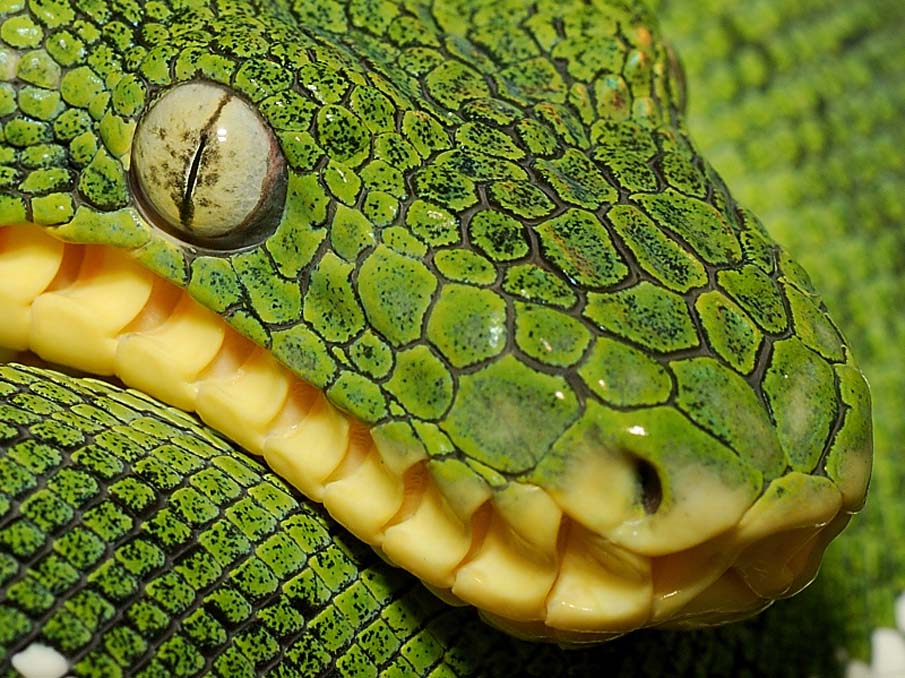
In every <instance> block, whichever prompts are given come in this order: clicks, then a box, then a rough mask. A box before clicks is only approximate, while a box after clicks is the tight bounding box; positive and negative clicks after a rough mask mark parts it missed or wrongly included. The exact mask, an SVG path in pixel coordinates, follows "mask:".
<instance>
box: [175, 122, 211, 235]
mask: <svg viewBox="0 0 905 678" xmlns="http://www.w3.org/2000/svg"><path fill="white" fill-rule="evenodd" d="M206 147H207V132H202V133H201V138H200V139H199V140H198V149H197V150H196V151H195V155H194V157H193V158H192V163H191V165H190V166H189V174H188V176H187V177H186V179H185V190H184V191H183V193H182V204H181V205H180V206H179V220H180V221H181V222H182V225H183V226H185V227H186V228H190V227H191V224H192V217H194V216H195V205H194V203H193V202H192V195H193V194H194V193H195V185H196V184H197V183H198V172H199V170H200V169H201V157H202V156H203V155H204V149H205V148H206Z"/></svg>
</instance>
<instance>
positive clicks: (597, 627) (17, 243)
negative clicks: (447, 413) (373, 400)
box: [0, 224, 850, 643]
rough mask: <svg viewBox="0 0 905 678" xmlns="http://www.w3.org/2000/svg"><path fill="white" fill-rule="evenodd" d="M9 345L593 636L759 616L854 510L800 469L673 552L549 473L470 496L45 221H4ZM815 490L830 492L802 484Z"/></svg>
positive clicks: (800, 576) (100, 249) (482, 603)
mask: <svg viewBox="0 0 905 678" xmlns="http://www.w3.org/2000/svg"><path fill="white" fill-rule="evenodd" d="M3 349H6V353H7V354H8V355H7V357H10V356H12V355H14V353H15V352H17V351H30V352H32V353H34V354H36V355H38V356H39V357H40V358H41V359H43V360H45V361H48V362H51V363H56V364H59V365H63V366H66V367H69V368H72V369H76V370H80V371H84V372H86V373H90V374H93V375H98V376H115V377H116V378H118V379H120V380H121V381H122V382H123V383H124V384H126V385H127V386H129V387H131V388H136V389H140V390H142V391H144V392H145V393H148V394H150V395H152V396H153V397H155V398H157V399H159V400H161V401H163V402H165V403H167V404H169V405H172V406H174V407H178V408H180V409H183V410H186V411H191V412H195V413H197V414H198V416H199V417H200V418H201V419H202V420H203V421H204V422H206V423H207V424H208V425H210V426H211V427H213V428H214V429H216V430H218V431H219V432H220V433H222V434H223V435H224V436H226V437H228V438H230V439H231V440H233V441H234V442H235V443H237V444H238V445H240V446H242V447H243V448H244V449H245V450H247V451H249V452H251V453H253V454H255V455H260V456H263V457H264V458H265V460H266V461H267V463H268V464H269V465H270V467H271V468H272V469H273V470H274V471H275V472H276V473H278V474H279V475H281V476H283V477H284V478H286V479H287V480H288V481H289V482H291V483H292V484H294V485H295V486H296V487H297V488H298V489H300V490H301V491H302V492H303V493H305V494H306V495H307V496H309V497H310V498H312V499H314V500H316V501H318V502H322V503H323V504H324V505H325V506H326V508H327V510H328V511H329V512H330V513H331V514H332V515H333V516H334V517H335V518H336V519H337V520H338V521H339V522H340V523H341V524H343V525H344V526H345V527H347V528H348V529H349V530H350V531H351V532H353V533H354V534H355V535H356V536H358V537H359V538H361V539H363V540H364V541H366V542H368V543H370V544H371V545H372V546H374V547H375V548H376V549H378V550H379V551H380V552H381V553H383V554H384V555H385V556H386V557H387V558H388V559H389V560H390V561H392V562H393V563H395V564H397V565H399V566H401V567H403V568H405V569H407V570H409V571H410V572H412V573H413V574H415V575H416V576H418V577H419V578H421V579H422V580H423V581H424V582H425V584H427V585H428V586H429V587H430V588H431V589H432V590H434V591H435V592H436V593H437V594H438V595H440V596H441V597H443V598H444V599H447V600H449V601H450V602H454V603H460V604H461V603H462V602H464V603H468V604H472V605H475V606H476V607H478V608H479V609H480V610H481V611H482V613H483V614H484V616H485V617H486V618H487V619H488V620H489V621H490V622H491V623H493V624H495V625H497V626H499V627H502V628H504V629H505V630H507V631H510V632H512V633H514V634H516V635H520V636H525V637H532V638H547V639H552V640H556V641H558V642H561V643H581V642H588V641H597V640H600V639H601V638H607V637H612V636H616V635H620V634H622V633H625V632H627V631H629V630H632V629H635V628H638V627H640V626H644V625H651V624H661V625H671V626H684V625H691V624H694V625H701V624H702V623H703V624H709V623H713V624H716V623H722V622H725V621H730V620H733V619H737V618H742V617H745V616H749V615H750V614H753V613H754V612H757V611H759V610H761V609H763V608H764V607H766V606H767V605H768V604H769V603H770V601H771V600H772V599H774V598H776V597H781V596H785V595H791V594H792V593H795V592H796V591H798V590H800V589H801V588H803V587H804V586H805V585H806V584H807V583H808V582H810V580H811V579H812V578H813V576H814V575H815V574H816V570H817V566H818V563H819V561H820V557H821V555H822V553H823V551H824V549H825V547H826V545H827V544H828V543H829V541H830V540H831V539H832V538H833V537H834V536H835V535H836V534H837V533H838V532H840V531H841V530H842V528H843V527H844V526H845V524H846V523H847V522H848V520H849V518H850V514H849V513H848V512H847V511H846V510H844V509H843V508H842V500H841V495H840V492H839V491H838V490H837V489H836V488H835V486H834V485H833V484H832V483H831V482H830V481H828V480H826V479H825V478H813V477H810V476H805V475H802V474H795V473H792V474H789V475H787V476H785V477H783V478H781V479H778V480H776V481H774V482H773V483H772V484H771V485H770V487H768V489H767V491H766V492H765V493H764V495H763V496H762V497H761V498H760V499H758V500H757V502H755V504H754V505H753V506H752V507H751V508H749V509H748V511H747V512H746V513H745V514H744V516H743V517H742V519H741V521H740V522H739V523H738V524H737V525H736V526H735V527H734V528H732V529H730V530H728V531H726V532H723V533H721V534H719V535H717V536H715V537H713V538H711V539H710V540H708V541H705V542H704V543H702V544H699V545H697V546H695V547H693V548H690V549H685V550H682V551H679V552H677V553H672V554H667V555H660V556H646V555H639V554H636V553H632V552H630V551H628V550H627V549H625V548H622V547H619V546H617V545H616V544H613V543H611V542H609V541H607V540H605V539H603V538H602V537H600V536H599V535H596V534H595V533H594V532H592V531H591V530H589V529H587V528H585V527H584V526H583V525H581V524H580V523H579V522H578V521H576V520H573V519H571V518H570V517H569V516H568V515H567V514H566V513H565V512H564V511H563V510H562V509H561V508H560V507H559V506H558V505H557V504H556V502H555V501H554V500H553V499H552V498H551V497H550V495H549V494H547V493H546V492H545V491H544V490H542V489H541V488H538V487H534V486H529V487H527V489H525V488H522V489H523V490H524V493H523V494H521V495H519V500H518V501H516V502H515V503H514V506H515V507H516V508H515V509H513V505H510V506H508V507H507V506H505V505H503V504H502V503H501V502H499V500H498V499H497V498H486V499H485V500H483V501H481V502H472V505H470V506H469V507H467V509H463V507H462V506H460V505H457V504H456V502H454V501H453V502H451V501H450V500H449V498H448V496H447V495H446V494H444V492H443V491H442V490H441V488H440V487H439V486H438V484H437V483H436V482H435V481H434V479H433V478H432V476H431V474H430V471H429V469H428V466H427V463H426V462H425V461H423V460H420V461H415V462H413V463H411V464H409V465H407V466H405V465H400V464H399V463H398V462H396V463H394V462H393V461H392V459H390V458H389V457H387V455H385V454H382V453H381V451H380V449H379V447H378V444H377V443H375V440H374V439H373V438H372V436H371V434H370V431H369V429H368V428H367V427H366V426H365V425H363V424H362V423H360V422H358V421H357V420H354V419H353V418H351V417H349V416H347V415H346V414H344V413H343V412H341V411H340V410H338V409H336V408H335V407H334V406H333V405H332V404H331V403H329V402H328V401H327V399H326V398H325V396H324V394H323V393H322V392H320V391H319V390H318V389H316V388H314V387H313V386H310V385H308V384H306V383H304V382H302V381H301V380H299V379H298V378H296V377H295V376H294V375H293V374H292V373H291V372H290V371H289V370H288V369H287V368H285V367H283V366H282V365H281V364H280V363H279V362H278V361H277V360H276V359H275V358H274V357H273V356H272V355H271V354H270V353H269V352H268V351H267V350H266V349H264V348H261V347H259V346H257V345H255V344H254V343H252V342H251V341H250V340H248V339H245V338H244V337H242V336H240V335H239V334H238V333H237V332H235V331H234V330H232V329H231V328H229V327H228V326H227V325H226V323H225V322H224V321H223V320H222V319H221V318H220V317H219V316H217V315H216V314H214V313H212V312H211V311H208V310H207V309H204V308H203V307H202V306H201V305H200V304H198V303H197V302H196V301H194V300H193V299H192V298H191V297H190V296H189V295H188V294H187V293H186V292H185V291H184V290H182V289H181V288H178V287H176V286H174V285H171V284H170V283H167V282H165V281H163V280H161V279H159V278H157V277H156V276H154V275H153V274H152V273H150V272H149V271H147V270H145V269H144V268H143V267H141V266H140V265H139V264H138V263H136V262H135V261H134V260H133V259H132V258H131V257H130V256H129V254H128V253H127V252H125V251H123V250H118V249H115V248H109V247H104V246H94V245H92V246H87V245H72V244H66V243H63V242H61V241H58V240H56V239H54V238H52V237H50V236H49V235H47V234H46V233H44V232H43V231H42V230H41V229H39V228H37V227H35V226H32V225H30V224H20V225H15V226H6V227H3V228H0V361H2V359H3V357H4V353H3ZM802 488H804V490H803V489H802ZM520 491H521V490H520ZM802 491H807V492H808V493H809V494H811V495H812V496H813V497H814V499H813V500H812V501H808V502H796V501H794V500H793V501H791V502H790V501H789V500H788V499H786V497H788V496H790V495H791V496H795V495H796V494H798V493H800V492H802ZM516 514H518V515H516ZM538 526H540V527H541V528H545V529H539V530H538V529H535V528H537V527H538Z"/></svg>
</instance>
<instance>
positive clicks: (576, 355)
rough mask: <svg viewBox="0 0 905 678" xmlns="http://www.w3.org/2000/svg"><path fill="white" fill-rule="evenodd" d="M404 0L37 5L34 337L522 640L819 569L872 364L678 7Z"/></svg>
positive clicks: (15, 110) (22, 141) (20, 52)
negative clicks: (788, 235) (711, 150)
mask: <svg viewBox="0 0 905 678" xmlns="http://www.w3.org/2000/svg"><path fill="white" fill-rule="evenodd" d="M202 5H203V3H202ZM380 7H381V9H374V8H373V7H372V6H371V5H368V4H365V3H350V4H349V5H348V6H341V5H340V4H339V3H335V2H321V3H296V6H295V7H294V8H293V9H292V11H289V10H288V9H286V8H283V7H282V5H274V6H271V4H270V3H267V4H261V5H260V6H258V5H257V4H255V3H249V4H248V5H247V6H241V7H237V8H235V11H234V12H232V13H229V12H221V13H217V12H215V11H214V9H213V4H212V7H211V8H206V7H201V8H200V9H192V10H190V9H185V10H180V11H171V10H169V9H165V8H163V6H162V5H160V3H148V4H147V5H146V6H144V7H142V6H136V7H134V8H133V9H131V10H129V12H131V14H130V15H129V16H125V15H124V16H119V15H115V16H114V15H112V14H108V13H105V12H104V11H101V10H98V11H97V12H96V13H94V14H91V13H88V14H85V15H84V16H83V15H81V14H80V15H79V17H78V21H77V22H75V23H73V24H72V27H71V28H68V27H64V26H63V24H64V23H66V22H65V21H61V20H60V17H57V16H56V15H53V13H48V12H49V10H48V11H43V10H37V9H34V10H33V9H27V10H22V11H20V12H19V13H18V14H15V15H14V16H10V17H7V18H6V19H4V23H3V24H2V27H0V35H2V38H3V43H2V48H0V69H2V71H3V79H4V80H5V82H3V83H2V84H0V110H2V113H3V115H4V116H5V118H4V120H5V122H4V130H5V136H4V140H3V142H2V145H0V151H2V153H3V157H4V158H5V159H6V160H5V161H6V162H7V163H8V164H7V166H6V170H5V172H6V173H5V174H4V180H5V181H6V184H5V187H4V189H3V190H4V192H3V193H2V194H0V221H2V223H4V224H6V225H7V227H6V228H4V229H2V230H0V271H2V274H0V279H2V280H3V282H2V284H0V309H2V314H3V317H4V319H5V320H4V325H3V327H2V328H0V344H3V345H4V346H6V347H7V348H10V349H14V350H30V351H33V352H35V353H37V354H38V355H40V356H41V357H42V358H44V359H45V360H48V361H51V362H55V363H60V364H65V365H69V366H71V367H74V368H77V369H81V370H85V371H89V372H92V373H96V374H115V375H116V376H117V377H118V378H120V379H122V380H123V381H124V382H126V383H127V384H129V385H130V386H133V387H136V388H141V389H142V390H145V391H146V392H148V393H150V394H152V395H154V396H155V397H158V398H160V399H162V400H165V401H166V402H168V403H171V404H174V405H177V406H179V407H182V408H184V409H187V410H191V411H196V412H198V413H199V415H200V416H201V417H202V418H203V419H205V420H206V421H207V422H209V423H210V424H212V425H213V426H214V427H216V428H218V430H220V431H221V432H222V433H223V434H224V435H227V436H229V437H230V438H232V439H233V440H235V441H236V442H238V443H240V444H241V445H243V446H244V447H245V448H246V449H247V450H249V451H250V452H252V453H255V454H261V455H263V456H264V457H265V458H266V460H267V461H268V463H269V464H270V465H271V467H272V468H273V469H274V470H275V471H277V472H278V473H280V474H281V475H283V476H284V477H286V478H287V479H288V480H289V481H291V482H292V483H293V484H295V485H296V486H297V487H299V488H300V489H301V490H302V491H304V492H305V493H306V494H307V495H308V496H310V497H312V498H313V499H316V500H318V501H322V502H324V503H325V505H326V506H327V508H328V510H329V511H330V512H331V513H332V514H333V515H334V516H335V517H336V518H337V519H338V520H339V521H340V522H341V523H343V524H344V525H346V526H347V527H348V528H349V529H350V530H351V531H352V532H354V533H355V534H356V535H357V536H358V537H360V538H362V539H363V540H365V541H367V542H369V543H370V544H372V545H373V546H374V547H375V548H377V549H379V550H380V551H381V552H382V553H383V554H384V555H385V556H386V557H387V558H388V559H389V560H391V561H393V562H394V563H397V564H399V565H400V566H402V567H405V568H406V569H408V570H410V571H411V572H413V573H414V574H415V575H417V576H418V577H420V578H421V579H422V580H423V581H424V582H425V583H426V584H428V585H429V586H430V587H431V588H433V589H434V590H435V591H436V592H437V593H438V594H439V595H441V596H442V597H444V598H447V599H451V600H454V601H464V602H466V603H469V604H473V605H475V606H477V607H478V608H480V609H481V610H482V611H483V613H484V614H485V616H486V617H487V618H488V619H489V620H491V621H492V622H493V623H494V624H496V625H498V626H500V627H503V628H505V629H507V630H509V631H511V632H513V633H516V634H518V635H523V636H528V637H543V638H552V639H555V640H558V641H561V642H586V641H591V640H597V639H600V638H607V637H611V636H614V635H619V634H621V633H624V632H626V631H628V630H631V629H634V628H638V627H642V626H646V625H667V624H677V625H697V624H708V625H709V624H715V623H720V622H722V621H727V620H731V619H735V618H739V617H742V616H745V615H748V614H751V613H753V612H755V611H757V610H760V609H762V608H763V607H765V606H766V605H768V604H769V603H770V601H771V600H773V599H774V598H777V597H782V596H786V595H790V594H791V593H794V592H795V591H796V590H798V589H800V588H801V587H803V586H804V585H805V584H806V583H808V581H810V579H811V578H812V577H813V576H814V574H815V572H816V569H817V566H818V563H819V559H820V556H821V554H822V552H823V549H824V547H825V546H826V544H827V543H828V541H829V540H830V539H831V538H832V537H833V536H834V535H835V534H836V533H837V532H839V530H841V529H842V527H843V526H844V525H845V524H846V522H847V521H848V519H849V517H850V515H851V513H852V512H854V511H855V510H857V509H858V508H859V507H860V506H861V504H862V503H863V500H864V496H865V493H866V488H867V484H868V478H869V474H870V456H871V429H870V406H869V395H868V391H867V386H866V383H865V381H864V379H863V377H862V375H861V373H860V372H859V370H858V368H857V367H856V365H855V363H854V360H853V358H852V356H851V352H850V350H849V348H848V346H847V345H846V344H845V342H844V340H843V338H842V335H841V334H840V333H839V331H838V330H837V328H836V326H835V325H834V324H833V322H832V321H831V320H830V319H829V317H828V316H827V314H826V311H825V308H824V306H823V304H822V302H821V301H820V299H819V297H818V296H817V294H816V292H815V291H814V289H813V287H812V285H811V283H810V281H809V279H808V277H807V275H806V274H805V273H804V272H803V271H802V270H801V268H800V267H798V266H797V265H796V264H795V263H794V262H793V261H792V260H791V259H790V258H789V257H788V255H787V254H786V253H785V252H784V251H783V250H782V249H781V248H780V247H779V246H778V245H777V244H776V243H774V242H773V241H771V240H770V238H769V237H768V236H767V234H766V231H765V230H764V229H763V227H762V226H761V224H760V223H759V222H758V220H757V218H756V217H755V216H754V215H753V214H751V213H750V212H748V211H746V210H745V209H743V208H741V207H740V206H739V205H737V204H736V202H735V201H734V200H733V198H732V197H731V195H730V193H729V192H728V190H727V189H726V187H725V185H724V184H723V182H722V181H721V180H720V179H719V177H718V176H717V174H716V173H715V172H714V171H713V169H712V168H711V167H710V166H709V165H708V164H707V163H706V162H705V160H704V159H703V158H701V157H700V155H699V154H698V153H697V152H696V150H695V148H694V146H693V144H692V142H691V140H690V139H689V136H688V133H687V131H686V129H685V127H684V122H683V117H682V115H683V114H682V108H683V105H684V104H683V100H684V94H683V93H682V92H683V91H684V88H683V86H682V85H681V84H680V83H679V82H678V79H677V77H676V69H675V68H673V67H672V66H671V64H672V63H674V62H673V61H672V60H671V59H670V56H669V53H668V51H667V49H666V48H665V46H664V44H663V42H662V41H661V39H660V37H659V34H658V30H657V28H656V25H655V23H654V21H653V19H652V17H650V16H649V15H648V13H647V11H646V10H644V9H643V8H642V7H641V6H636V5H635V4H634V3H595V4H593V5H591V4H587V3H582V2H577V1H576V2H565V3H552V2H551V3H546V2H538V3H534V4H529V5H525V4H524V3H516V2H504V3H494V5H493V6H490V5H488V6H484V4H483V3H477V2H475V3H470V2H463V3H448V4H446V3H440V2H437V3H433V4H424V5H423V6H421V5H412V4H411V3H405V4H399V5H396V4H392V3H385V6H384V5H380ZM60 11H63V10H60ZM123 11H125V10H123ZM70 19H73V20H74V19H75V17H74V15H73V16H72V17H70ZM35 225H37V226H40V227H41V230H38V229H36V228H34V226H35Z"/></svg>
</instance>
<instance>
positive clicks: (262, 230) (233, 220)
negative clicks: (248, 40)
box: [131, 82, 286, 250]
mask: <svg viewBox="0 0 905 678" xmlns="http://www.w3.org/2000/svg"><path fill="white" fill-rule="evenodd" d="M131 173H132V184H133V187H134V188H135V189H137V190H136V195H137V200H138V205H139V207H140V209H141V210H142V211H143V212H144V214H145V216H146V217H148V218H149V219H150V220H151V221H152V222H153V223H154V224H155V225H156V226H158V227H159V228H162V229H163V230H165V231H167V232H169V233H170V234H171V235H173V236H175V237H177V238H179V239H180V240H183V241H187V242H190V243H192V244H195V245H200V246H202V247H207V248H213V249H220V250H223V249H237V248H241V247H247V246H249V245H252V244H255V243H256V242H259V241H260V240H263V239H264V238H265V237H266V236H267V235H268V234H269V233H270V232H272V231H273V230H274V228H275V227H276V222H277V221H278V218H279V215H280V211H281V210H282V206H283V201H284V199H285V196H286V172H285V163H284V160H283V155H282V153H281V152H280V147H279V145H278V144H277V141H276V139H275V137H274V135H273V133H272V132H271V130H270V128H269V127H268V126H267V124H266V123H265V122H264V121H263V120H262V119H261V117H260V116H259V115H258V114H257V112H256V111H255V110H254V108H252V107H251V106H250V105H249V104H248V103H247V102H246V101H245V100H244V99H241V98H240V97H238V96H237V95H236V94H234V93H233V92H232V91H230V90H228V89H226V88H224V87H221V86H219V85H215V84H213V83H209V82H192V83H188V84H184V85H179V86H177V87H174V88H173V89H171V90H169V91H168V92H166V93H165V94H164V95H163V96H162V97H160V98H159V99H158V100H157V101H156V102H155V103H154V105H153V106H152V107H151V109H150V110H149V111H148V112H147V114H146V115H145V117H144V118H143V119H142V120H141V122H140V123H139V125H138V129H137V131H136V133H135V142H134V144H133V147H132V165H131Z"/></svg>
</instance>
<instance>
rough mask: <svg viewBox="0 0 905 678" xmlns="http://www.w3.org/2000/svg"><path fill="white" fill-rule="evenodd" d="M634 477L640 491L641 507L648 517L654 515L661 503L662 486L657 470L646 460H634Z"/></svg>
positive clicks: (637, 458)
mask: <svg viewBox="0 0 905 678" xmlns="http://www.w3.org/2000/svg"><path fill="white" fill-rule="evenodd" d="M635 475H636V476H637V478H638V486H639V488H640V490H641V505H642V506H643V507H644V512H645V513H647V514H648V515H651V514H654V513H656V512H657V510H658V509H659V508H660V503H661V502H662V501H663V486H662V485H661V483H660V475H659V474H658V473H657V469H656V468H654V465H653V464H651V463H650V462H649V461H647V460H646V459H641V458H639V457H636V458H635Z"/></svg>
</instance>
